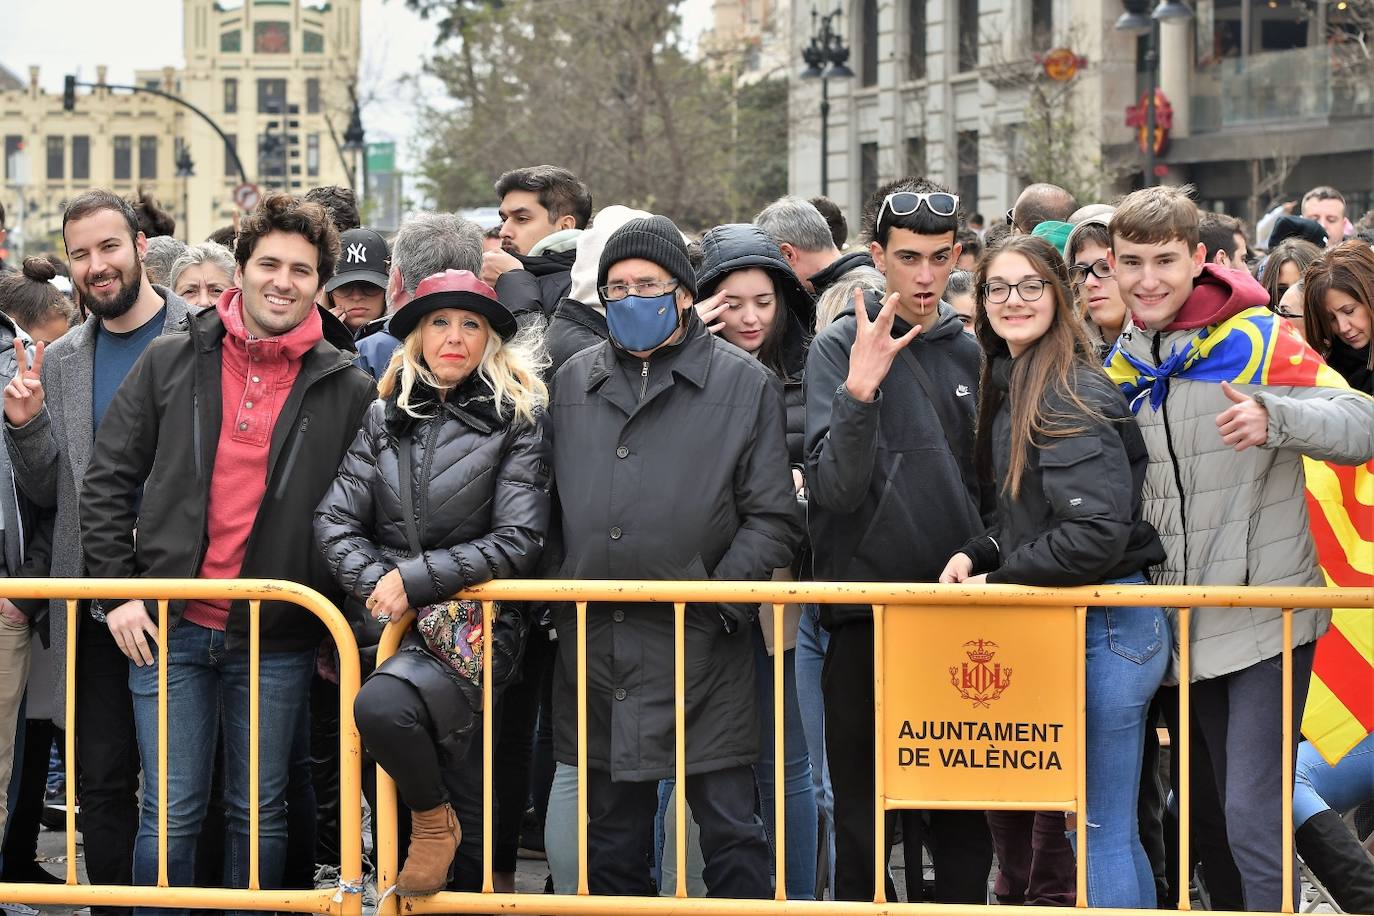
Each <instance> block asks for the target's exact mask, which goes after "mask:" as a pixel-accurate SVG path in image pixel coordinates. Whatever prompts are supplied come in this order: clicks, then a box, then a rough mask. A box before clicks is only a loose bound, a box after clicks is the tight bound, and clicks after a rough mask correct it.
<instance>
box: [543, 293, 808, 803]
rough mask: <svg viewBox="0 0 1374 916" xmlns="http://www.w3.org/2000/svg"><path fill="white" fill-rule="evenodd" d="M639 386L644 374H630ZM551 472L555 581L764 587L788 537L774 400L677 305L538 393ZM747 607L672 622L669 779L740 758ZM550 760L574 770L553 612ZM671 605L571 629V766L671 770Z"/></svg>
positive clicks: (752, 369)
mask: <svg viewBox="0 0 1374 916" xmlns="http://www.w3.org/2000/svg"><path fill="white" fill-rule="evenodd" d="M644 373H647V374H644ZM553 398H554V401H553V406H552V408H551V410H550V417H551V420H552V424H553V440H554V467H555V468H556V470H557V476H558V493H559V501H560V504H561V506H562V512H563V535H564V543H565V545H566V550H567V556H566V558H565V560H564V562H563V567H562V570H561V577H563V578H569V579H628V580H635V579H745V580H755V581H761V580H766V579H768V578H769V577H770V576H771V575H772V573H773V570H774V569H776V568H778V567H779V566H786V565H787V564H788V562H790V561H791V559H792V554H793V552H794V551H795V550H796V549H797V546H798V544H799V543H800V542H801V538H802V521H801V513H800V510H799V509H798V506H797V500H796V495H795V492H794V490H793V487H792V479H791V474H790V473H789V471H788V466H787V456H786V444H785V438H784V429H783V406H782V392H781V391H780V386H779V384H778V381H777V379H776V378H775V377H774V376H773V375H772V373H770V372H768V371H767V370H766V369H764V368H763V367H762V366H761V365H759V363H758V361H757V360H754V359H751V358H750V357H748V356H746V355H745V354H744V353H742V352H740V351H739V350H738V349H737V348H735V347H733V346H731V345H730V344H728V343H726V342H725V341H723V340H719V339H717V338H716V337H714V336H712V335H711V334H710V333H709V332H708V331H707V330H706V327H705V325H703V324H702V323H701V321H700V320H699V319H697V317H696V312H695V311H694V310H691V309H689V310H688V314H687V325H686V333H685V337H684V339H683V340H682V342H681V343H679V344H676V345H673V346H669V347H665V348H664V349H662V350H659V351H658V352H656V353H654V354H653V355H652V357H651V358H650V360H649V361H648V362H647V363H646V362H642V361H640V360H638V359H636V358H634V357H633V356H631V355H629V354H627V353H624V352H623V351H620V350H618V349H616V348H615V347H614V345H613V344H611V343H609V342H607V343H604V344H602V345H601V346H599V347H594V348H592V349H589V350H584V351H582V352H581V353H579V354H577V355H576V356H574V357H573V358H572V359H570V360H569V361H568V362H567V363H565V364H564V366H563V368H562V369H560V370H559V372H558V375H557V376H556V378H555V381H554V394H553ZM757 609H758V606H757V605H756V604H755V605H747V604H746V605H705V604H703V605H691V606H689V607H688V610H687V629H686V640H687V644H686V664H687V668H686V671H687V674H686V687H687V698H686V702H687V766H688V772H690V773H704V772H710V771H713V770H719V769H723V768H726V767H732V766H740V765H743V764H747V763H750V762H752V761H753V760H754V759H755V758H756V757H757V755H758V742H759V733H758V717H757V712H756V709H755V702H754V692H755V691H754V657H753V643H752V641H751V638H750V633H749V625H750V624H752V623H753V620H754V617H755V615H756V614H757ZM554 614H555V622H556V624H557V627H558V635H559V639H558V646H559V649H558V652H559V655H558V665H557V670H556V673H555V675H554V677H555V685H556V686H555V689H554V752H555V754H556V756H557V757H558V759H559V760H561V761H563V762H565V763H575V762H576V759H577V748H576V735H577V730H576V710H577V707H576V701H575V697H576V672H577V667H576V646H577V642H576V636H577V627H576V620H575V618H574V617H573V616H572V613H571V610H570V609H569V608H567V607H566V606H561V605H560V606H557V607H556V608H555V611H554ZM672 658H673V608H672V605H670V604H669V605H664V604H631V603H615V604H596V605H592V606H590V607H589V608H588V618H587V669H588V670H587V701H588V725H587V727H588V736H589V746H588V748H587V759H588V761H589V763H590V765H591V766H592V767H594V768H596V769H598V770H603V771H607V772H609V773H610V774H611V776H612V778H614V779H617V780H628V781H645V780H652V779H659V778H662V777H665V776H669V775H672V772H673V759H674V757H673V748H674V740H673V722H674V709H675V705H674V700H673V665H672Z"/></svg>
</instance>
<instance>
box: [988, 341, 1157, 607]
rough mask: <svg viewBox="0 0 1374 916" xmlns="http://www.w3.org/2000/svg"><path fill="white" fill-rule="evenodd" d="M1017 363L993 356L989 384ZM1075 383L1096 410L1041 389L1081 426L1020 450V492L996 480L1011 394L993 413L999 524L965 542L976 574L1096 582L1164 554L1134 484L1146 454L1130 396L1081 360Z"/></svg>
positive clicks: (1003, 465)
mask: <svg viewBox="0 0 1374 916" xmlns="http://www.w3.org/2000/svg"><path fill="white" fill-rule="evenodd" d="M1012 365H1013V362H1012V360H1010V359H1007V358H1006V357H1005V356H1003V357H1000V358H997V359H996V361H995V362H994V364H993V370H992V383H993V385H994V386H996V387H997V389H998V390H999V391H1001V392H1002V393H1003V394H1004V395H1005V393H1006V392H1007V390H1008V388H1009V387H1010V380H1011V368H1012ZM1074 390H1075V391H1076V392H1077V394H1078V397H1079V398H1080V399H1081V400H1082V401H1083V402H1084V403H1085V404H1087V405H1088V406H1089V407H1091V408H1093V409H1094V410H1096V411H1097V412H1098V413H1099V414H1101V417H1102V419H1095V418H1092V417H1089V416H1086V415H1084V414H1083V412H1082V409H1081V408H1079V407H1077V406H1076V405H1074V404H1073V403H1072V402H1071V401H1069V400H1068V399H1067V398H1064V397H1062V396H1056V395H1053V394H1050V395H1047V397H1049V398H1052V400H1051V401H1050V403H1049V404H1048V406H1049V408H1050V410H1051V412H1052V414H1053V415H1055V416H1062V417H1072V418H1074V419H1073V421H1071V422H1072V425H1074V426H1079V425H1081V426H1083V427H1085V429H1086V431H1085V432H1083V433H1080V434H1077V435H1073V436H1065V437H1057V438H1045V439H1044V440H1043V441H1040V442H1037V443H1036V445H1035V446H1034V447H1031V448H1028V449H1027V451H1026V466H1025V469H1024V470H1023V471H1022V472H1021V487H1020V494H1019V496H1018V498H1017V499H1012V498H1011V494H1010V493H1008V492H1007V491H1006V490H1005V489H1004V488H1003V486H1002V481H1004V480H1005V479H1006V475H1007V468H1008V466H1009V465H1010V464H1011V399H1010V398H1008V397H1004V399H1003V401H1002V404H1001V406H1000V408H999V409H998V411H997V414H996V416H995V417H994V418H993V421H992V443H991V446H992V468H993V473H994V479H995V483H996V486H997V492H998V500H997V523H996V525H995V526H994V527H993V529H992V530H991V531H990V532H989V535H990V536H989V537H980V538H975V539H973V540H972V541H970V542H969V543H968V544H966V545H965V546H964V552H965V553H967V554H968V555H969V556H970V557H971V558H972V559H973V563H974V569H973V571H974V572H975V573H979V572H987V574H988V581H989V582H1010V583H1015V584H1017V585H1044V586H1069V585H1096V584H1099V583H1102V582H1108V581H1111V580H1113V579H1120V578H1122V577H1123V576H1128V575H1133V574H1135V573H1138V572H1143V571H1144V570H1145V569H1146V568H1147V567H1149V566H1153V565H1154V564H1156V563H1162V562H1163V561H1164V547H1163V545H1161V544H1160V542H1159V535H1157V534H1156V533H1155V529H1154V528H1153V527H1151V525H1150V523H1149V522H1147V521H1145V520H1144V517H1143V515H1142V506H1141V501H1140V490H1141V487H1142V486H1144V483H1145V468H1146V466H1147V465H1148V464H1149V462H1150V456H1149V452H1147V451H1146V448H1145V440H1144V439H1143V438H1142V437H1141V435H1140V428H1139V427H1137V426H1136V425H1135V418H1134V417H1133V416H1132V415H1131V411H1130V408H1129V407H1127V405H1126V398H1125V396H1124V395H1122V393H1121V392H1120V391H1119V390H1118V389H1117V388H1116V386H1115V385H1113V384H1112V383H1111V382H1110V381H1109V380H1108V379H1107V377H1106V376H1105V375H1104V374H1103V373H1101V372H1098V371H1094V370H1091V369H1088V368H1086V367H1084V368H1080V369H1079V370H1078V371H1077V374H1076V376H1075V379H1074Z"/></svg>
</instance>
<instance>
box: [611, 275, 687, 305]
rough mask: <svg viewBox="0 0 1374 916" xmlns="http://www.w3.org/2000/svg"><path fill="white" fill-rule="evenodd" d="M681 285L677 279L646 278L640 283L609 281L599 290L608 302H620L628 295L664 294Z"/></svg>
mask: <svg viewBox="0 0 1374 916" xmlns="http://www.w3.org/2000/svg"><path fill="white" fill-rule="evenodd" d="M679 285H681V284H679V282H678V281H677V280H676V279H671V278H670V279H668V280H644V281H642V282H640V283H607V284H606V285H605V286H603V287H600V289H599V292H600V293H601V295H602V296H604V297H606V301H607V302H618V301H619V300H621V299H624V298H625V297H626V296H647V297H649V298H651V299H652V298H653V297H654V296H662V295H664V294H665V293H671V292H675V291H676V290H677V288H678V286H679Z"/></svg>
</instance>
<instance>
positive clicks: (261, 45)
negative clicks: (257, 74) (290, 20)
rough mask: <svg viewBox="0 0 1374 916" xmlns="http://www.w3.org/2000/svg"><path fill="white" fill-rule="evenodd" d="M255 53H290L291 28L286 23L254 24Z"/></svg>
mask: <svg viewBox="0 0 1374 916" xmlns="http://www.w3.org/2000/svg"><path fill="white" fill-rule="evenodd" d="M253 51H254V53H256V54H288V53H290V51H291V26H290V25H288V24H287V23H285V22H255V23H253Z"/></svg>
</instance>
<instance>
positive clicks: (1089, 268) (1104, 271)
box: [1069, 258, 1115, 286]
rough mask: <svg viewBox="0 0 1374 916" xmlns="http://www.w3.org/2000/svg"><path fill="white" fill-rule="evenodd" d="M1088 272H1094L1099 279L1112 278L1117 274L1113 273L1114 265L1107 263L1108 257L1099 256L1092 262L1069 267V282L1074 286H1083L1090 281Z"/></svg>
mask: <svg viewBox="0 0 1374 916" xmlns="http://www.w3.org/2000/svg"><path fill="white" fill-rule="evenodd" d="M1088 274H1092V275H1093V276H1094V277H1096V278H1097V279H1099V280H1110V279H1111V278H1112V277H1113V276H1115V274H1113V273H1112V265H1110V264H1108V263H1107V259H1106V258H1098V259H1097V260H1096V261H1093V262H1092V263H1091V264H1075V265H1073V266H1072V267H1070V268H1069V282H1070V283H1072V284H1073V285H1074V286H1082V285H1083V284H1084V283H1087V282H1088Z"/></svg>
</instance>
